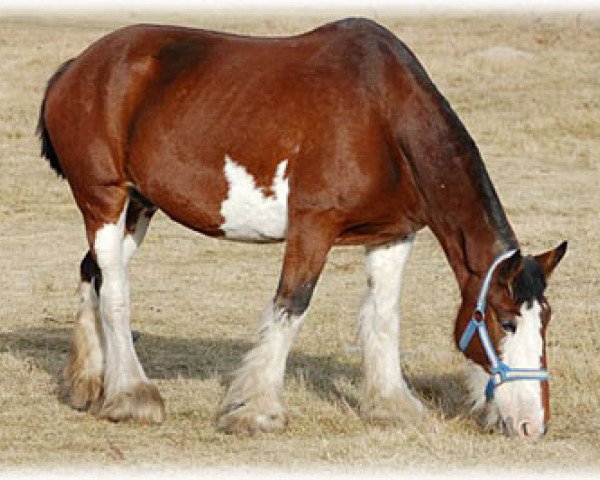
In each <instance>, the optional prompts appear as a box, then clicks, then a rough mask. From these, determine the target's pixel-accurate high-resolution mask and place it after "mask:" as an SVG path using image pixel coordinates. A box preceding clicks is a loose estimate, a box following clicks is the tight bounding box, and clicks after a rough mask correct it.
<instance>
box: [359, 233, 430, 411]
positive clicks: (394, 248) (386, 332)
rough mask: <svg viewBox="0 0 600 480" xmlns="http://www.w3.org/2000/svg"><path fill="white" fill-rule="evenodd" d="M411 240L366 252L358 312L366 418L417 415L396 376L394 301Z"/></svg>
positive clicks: (398, 374) (396, 317) (413, 401)
mask: <svg viewBox="0 0 600 480" xmlns="http://www.w3.org/2000/svg"><path fill="white" fill-rule="evenodd" d="M413 242H414V236H410V237H408V238H407V239H405V240H402V241H397V242H393V243H390V244H387V245H383V246H378V247H374V248H370V249H368V250H367V275H368V290H367V294H366V296H365V299H364V300H363V304H362V307H361V310H360V326H359V328H360V339H361V343H362V351H363V369H364V377H365V378H364V387H363V389H364V391H363V401H362V410H363V414H364V415H365V416H367V417H377V418H380V419H384V417H389V418H390V419H393V418H395V417H399V416H402V415H403V414H409V415H410V414H419V415H420V414H421V413H423V406H422V404H421V402H419V401H418V400H417V399H416V398H415V397H414V396H413V395H412V393H411V392H410V390H409V388H408V386H407V385H406V382H405V380H404V378H403V377H402V373H401V371H400V358H399V351H398V345H399V339H398V333H399V319H400V316H399V302H400V287H401V284H402V274H403V269H404V265H405V263H406V260H407V259H408V255H409V253H410V250H411V247H412V244H413Z"/></svg>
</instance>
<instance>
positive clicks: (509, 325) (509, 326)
mask: <svg viewBox="0 0 600 480" xmlns="http://www.w3.org/2000/svg"><path fill="white" fill-rule="evenodd" d="M502 328H503V329H504V331H505V332H509V333H515V332H516V331H517V326H516V325H515V324H514V323H513V322H502Z"/></svg>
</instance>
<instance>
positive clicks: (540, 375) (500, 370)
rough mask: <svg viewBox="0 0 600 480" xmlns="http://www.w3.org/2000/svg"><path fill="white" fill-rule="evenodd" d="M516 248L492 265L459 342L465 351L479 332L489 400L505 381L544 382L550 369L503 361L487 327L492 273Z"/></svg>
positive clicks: (500, 256) (502, 255)
mask: <svg viewBox="0 0 600 480" xmlns="http://www.w3.org/2000/svg"><path fill="white" fill-rule="evenodd" d="M515 252H516V250H509V251H507V252H504V253H503V254H501V255H499V256H498V257H497V258H496V260H494V263H492V265H491V266H490V268H489V270H488V271H487V274H486V276H485V279H484V280H483V284H482V285H481V290H480V291H479V297H478V299H477V306H476V307H475V312H474V314H473V316H472V317H471V321H470V322H469V324H468V325H467V328H466V329H465V331H464V333H463V334H462V337H461V339H460V342H459V344H458V345H459V348H460V349H461V351H463V352H464V351H465V350H466V349H467V347H468V346H469V343H470V342H471V339H472V338H473V335H475V332H477V333H478V334H479V339H480V340H481V344H482V345H483V350H484V351H485V354H486V356H487V358H488V360H489V362H490V379H489V381H488V383H487V385H486V387H485V396H486V398H487V399H488V400H491V399H492V398H494V390H495V389H496V387H498V386H499V385H502V384H503V383H505V382H512V381H515V380H537V381H539V382H543V381H545V380H548V371H547V370H546V369H543V368H542V369H539V370H538V369H532V368H511V367H509V366H508V365H506V364H505V363H503V362H502V361H501V360H500V358H498V354H497V353H496V350H495V349H494V344H493V343H492V341H491V340H490V336H489V334H488V330H487V327H486V325H485V309H486V298H487V294H488V291H489V289H490V283H491V280H492V275H493V274H494V271H495V270H496V267H498V265H499V264H500V262H502V261H503V260H506V259H507V258H510V257H512V256H513V255H514V254H515Z"/></svg>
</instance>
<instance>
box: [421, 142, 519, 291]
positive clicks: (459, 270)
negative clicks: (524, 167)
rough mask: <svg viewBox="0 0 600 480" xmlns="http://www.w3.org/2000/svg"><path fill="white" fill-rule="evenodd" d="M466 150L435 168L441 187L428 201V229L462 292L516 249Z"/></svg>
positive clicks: (481, 169) (479, 166) (475, 157)
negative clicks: (496, 262)
mask: <svg viewBox="0 0 600 480" xmlns="http://www.w3.org/2000/svg"><path fill="white" fill-rule="evenodd" d="M466 150H467V152H466V153H463V154H462V156H453V157H452V159H451V160H450V161H447V162H439V163H438V168H439V169H440V171H438V172H437V176H438V178H440V179H445V183H444V184H443V188H442V187H440V186H438V188H435V189H433V190H432V194H431V197H432V198H430V199H429V203H430V205H432V207H433V208H432V211H431V212H430V224H429V226H430V228H431V230H432V231H433V232H434V234H435V235H436V237H437V238H438V240H439V242H440V244H441V245H442V248H443V249H444V251H445V253H446V256H447V258H448V261H449V263H450V265H451V266H452V269H453V270H454V274H455V275H456V278H457V280H458V283H459V286H460V287H461V290H462V291H463V292H464V289H465V288H466V285H467V283H468V282H469V279H471V278H472V277H473V276H476V277H477V278H481V277H482V276H483V275H484V274H485V272H486V271H487V269H488V268H489V266H490V264H491V263H492V262H493V260H494V259H495V258H496V257H497V256H498V255H499V254H500V253H502V252H504V251H506V250H508V249H510V248H515V247H517V246H518V243H517V240H516V237H515V235H514V232H513V230H512V228H511V226H510V224H509V223H508V220H507V219H506V215H505V213H504V210H503V208H502V205H501V203H500V200H499V199H498V196H497V195H496V192H495V190H494V187H493V186H492V183H491V181H490V179H489V176H488V174H487V171H486V170H485V166H484V165H483V162H482V161H481V159H480V157H479V152H478V151H477V149H476V148H474V149H466ZM449 188H450V191H449V192H448V191H447V190H448V189H449Z"/></svg>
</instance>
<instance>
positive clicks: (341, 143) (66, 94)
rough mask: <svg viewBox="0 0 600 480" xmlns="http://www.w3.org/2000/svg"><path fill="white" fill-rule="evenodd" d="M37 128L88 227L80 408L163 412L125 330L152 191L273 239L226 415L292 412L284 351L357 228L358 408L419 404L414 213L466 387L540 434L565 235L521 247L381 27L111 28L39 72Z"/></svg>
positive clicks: (73, 381) (417, 71) (424, 79)
mask: <svg viewBox="0 0 600 480" xmlns="http://www.w3.org/2000/svg"><path fill="white" fill-rule="evenodd" d="M38 133H39V135H40V137H41V141H42V156H44V157H46V158H47V159H48V160H49V163H50V165H51V167H52V168H53V169H54V170H55V171H56V172H57V174H58V175H60V176H64V177H66V179H67V180H68V182H69V185H70V187H71V190H72V193H73V197H74V199H75V202H76V203H77V206H78V207H79V209H80V211H81V213H82V216H83V221H84V225H85V231H86V234H87V241H88V244H89V250H88V252H87V254H86V255H85V257H84V258H83V261H82V262H81V268H80V271H81V290H80V291H81V303H80V307H79V313H78V316H77V321H76V324H75V327H74V331H73V335H72V342H71V349H70V353H69V358H68V362H67V365H66V367H65V369H64V382H65V385H66V387H67V392H68V394H67V399H68V402H69V403H70V404H71V405H72V406H73V407H75V408H77V409H88V410H89V411H90V412H91V413H92V414H95V415H97V416H98V417H100V418H106V419H110V420H113V421H121V420H134V421H138V422H142V423H161V422H163V420H164V418H165V406H164V402H163V399H162V398H161V396H160V394H159V392H158V390H157V388H156V387H155V386H154V385H152V384H151V383H150V382H149V380H148V378H147V377H146V374H145V373H144V369H143V368H142V366H141V364H140V362H139V360H138V357H137V355H136V352H135V349H134V345H133V342H132V338H131V333H130V301H129V285H128V279H127V265H128V263H129V261H130V260H131V258H132V256H133V255H134V253H135V252H136V250H137V249H138V248H139V246H140V244H141V242H142V240H143V238H144V235H145V234H146V230H147V228H148V224H149V222H150V220H151V218H152V215H153V214H154V213H155V211H156V210H157V209H161V210H162V211H163V212H164V213H166V215H168V216H169V217H170V218H172V219H173V220H175V221H176V222H179V223H180V224H183V225H185V226H187V227H189V228H191V229H193V230H195V231H197V232H200V233H202V234H205V235H209V236H212V237H218V238H224V239H227V240H235V241H245V242H255V243H263V242H279V241H285V242H286V246H285V254H284V259H283V267H282V271H281V277H280V281H279V285H278V287H277V290H276V293H275V296H274V298H273V299H272V301H270V302H269V303H268V305H267V307H266V309H265V311H264V314H263V316H262V323H261V326H260V330H259V338H258V341H257V344H256V345H255V346H254V348H253V349H252V350H251V351H250V352H249V353H248V354H247V355H246V356H245V357H244V360H243V364H242V366H241V368H240V369H239V370H238V371H237V372H236V374H235V377H234V379H233V381H232V383H231V385H230V386H229V389H228V391H227V393H226V395H225V398H224V400H223V403H222V408H221V410H220V417H219V420H218V426H219V427H220V428H222V429H223V430H225V431H227V432H240V433H244V432H246V433H247V432H250V433H252V432H273V431H280V430H282V429H284V428H285V426H286V423H287V416H286V413H285V410H284V407H283V404H282V399H281V394H282V389H283V382H284V371H285V364H286V358H287V355H288V352H289V350H290V347H291V345H292V341H293V339H294V336H295V335H296V333H297V332H298V329H299V328H300V326H301V325H302V323H303V321H304V319H305V316H306V311H307V308H308V306H309V303H310V300H311V295H312V293H313V289H314V287H315V284H316V282H317V279H318V278H319V275H320V273H321V270H322V268H323V266H324V263H325V261H326V257H327V255H328V252H329V250H330V248H331V247H332V246H334V245H364V246H366V258H367V260H366V264H367V266H366V270H367V293H366V296H365V298H364V301H363V303H362V307H361V309H360V322H359V323H360V327H359V332H360V334H359V335H360V339H361V345H362V354H363V370H364V383H363V387H362V400H361V406H360V412H361V414H362V416H363V417H364V418H366V419H368V420H373V421H395V420H397V419H407V418H408V419H413V418H419V417H421V416H423V415H424V414H425V412H426V410H425V408H424V407H423V405H422V403H421V402H420V401H419V400H418V399H417V398H416V397H415V395H414V394H413V393H411V391H410V389H409V387H408V385H407V383H406V382H405V380H404V378H403V376H402V373H401V370H400V365H399V343H398V334H399V312H398V309H399V295H400V286H401V282H402V272H403V268H404V265H405V263H406V260H407V258H408V255H409V252H410V250H411V246H412V244H413V241H414V236H415V233H416V232H417V231H419V230H420V229H422V228H424V227H429V228H430V229H431V230H432V231H433V233H434V234H435V236H436V237H437V239H438V241H439V242H440V244H441V246H442V248H443V250H444V252H445V254H446V256H447V258H448V262H449V263H450V265H451V267H452V269H453V271H454V274H455V276H456V280H457V282H458V285H459V287H460V291H461V294H462V304H461V306H460V308H459V311H458V314H457V317H456V326H455V339H456V342H457V344H458V345H459V346H460V347H461V349H462V350H463V351H464V354H465V356H466V358H467V359H468V360H469V362H470V364H471V368H472V371H473V375H472V378H471V383H470V386H471V392H472V394H473V401H474V405H475V407H476V408H483V409H486V411H487V412H488V413H489V418H490V419H491V420H490V421H491V422H498V425H500V426H501V427H502V429H503V430H504V432H505V433H506V434H508V435H511V436H521V437H527V438H538V437H540V436H541V435H542V434H543V433H544V431H545V429H546V425H547V423H548V420H549V417H550V409H549V407H550V404H549V387H548V377H547V372H546V350H545V335H546V328H547V326H548V322H549V319H550V307H549V305H548V303H547V301H546V299H545V296H544V289H545V287H546V280H547V278H548V276H549V275H550V273H551V272H552V270H553V269H554V267H555V266H556V265H557V264H558V262H559V261H560V260H561V258H562V256H563V255H564V253H565V251H566V242H563V243H562V244H561V245H560V246H558V247H557V248H555V249H553V250H549V251H547V252H546V253H543V254H541V255H537V256H522V255H521V253H520V250H519V244H518V241H517V239H516V237H515V234H514V232H513V230H512V228H511V226H510V224H509V223H508V220H507V218H506V215H505V213H504V210H503V208H502V206H501V204H500V201H499V199H498V196H497V194H496V192H495V190H494V187H493V186H492V183H491V181H490V178H489V176H488V173H487V171H486V169H485V167H484V164H483V162H482V159H481V156H480V153H479V151H478V149H477V147H476V145H475V143H474V141H473V140H472V138H471V137H470V136H469V134H468V133H467V130H466V129H465V127H464V126H463V124H462V123H461V121H460V120H459V119H458V117H457V115H456V114H455V113H454V112H453V110H452V108H451V107H450V105H449V104H448V102H447V101H446V100H445V99H444V97H443V96H442V94H441V93H440V92H439V91H438V90H437V88H436V87H435V86H434V84H433V83H432V81H431V80H430V78H429V77H428V75H427V73H426V72H425V70H424V68H423V67H422V66H421V64H420V63H419V61H418V60H417V58H416V57H415V55H414V54H413V53H412V52H411V51H410V50H409V49H408V48H407V47H406V46H405V45H404V44H403V43H402V42H401V41H400V40H399V39H398V38H396V37H395V36H394V35H393V34H392V33H391V32H389V31H388V30H386V29H385V28H384V27H382V26H380V25H378V24H377V23H375V22H373V21H370V20H365V19H346V20H341V21H337V22H334V23H330V24H327V25H324V26H322V27H320V28H317V29H315V30H313V31H311V32H308V33H305V34H302V35H298V36H292V37H285V38H257V37H247V36H238V35H232V34H224V33H218V32H212V31H204V30H197V29H191V28H180V27H174V26H159V25H135V26H129V27H126V28H122V29H120V30H117V31H115V32H113V33H111V34H109V35H107V36H105V37H104V38H101V39H100V40H98V41H96V42H95V43H94V44H92V45H91V46H90V47H89V48H87V49H86V50H85V51H84V52H83V53H81V54H80V55H79V56H78V57H76V58H74V59H72V60H69V61H68V62H67V63H65V64H64V65H63V66H62V67H61V68H60V69H59V70H58V71H57V72H56V73H55V74H54V76H52V77H51V79H50V80H49V82H48V85H47V88H46V92H45V95H44V98H43V102H42V105H41V112H40V119H39V125H38ZM478 298H479V300H481V301H478ZM486 303H487V305H486ZM436 320H437V319H435V318H431V322H432V324H433V322H435V321H436ZM511 380H521V381H511Z"/></svg>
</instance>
